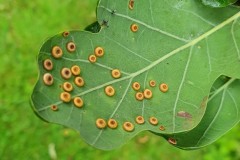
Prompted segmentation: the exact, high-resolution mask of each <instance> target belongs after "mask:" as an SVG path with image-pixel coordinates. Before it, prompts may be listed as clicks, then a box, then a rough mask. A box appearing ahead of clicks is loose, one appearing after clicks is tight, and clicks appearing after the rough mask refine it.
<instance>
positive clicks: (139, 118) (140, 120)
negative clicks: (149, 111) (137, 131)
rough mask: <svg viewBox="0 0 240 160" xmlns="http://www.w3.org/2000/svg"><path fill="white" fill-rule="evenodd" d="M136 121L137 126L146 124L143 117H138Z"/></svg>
mask: <svg viewBox="0 0 240 160" xmlns="http://www.w3.org/2000/svg"><path fill="white" fill-rule="evenodd" d="M135 121H136V123H137V124H144V123H145V120H144V118H143V116H137V117H136V119H135Z"/></svg>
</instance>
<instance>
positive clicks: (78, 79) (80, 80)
mask: <svg viewBox="0 0 240 160" xmlns="http://www.w3.org/2000/svg"><path fill="white" fill-rule="evenodd" d="M74 83H75V84H76V86H78V87H82V86H84V84H85V81H84V79H83V78H82V77H76V78H75V79H74Z"/></svg>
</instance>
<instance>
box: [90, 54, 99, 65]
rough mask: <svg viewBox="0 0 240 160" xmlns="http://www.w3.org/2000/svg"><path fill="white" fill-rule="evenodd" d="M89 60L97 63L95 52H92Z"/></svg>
mask: <svg viewBox="0 0 240 160" xmlns="http://www.w3.org/2000/svg"><path fill="white" fill-rule="evenodd" d="M88 60H89V62H90V63H95V62H96V61H97V57H96V56H95V55H93V54H91V55H90V56H89V57H88Z"/></svg>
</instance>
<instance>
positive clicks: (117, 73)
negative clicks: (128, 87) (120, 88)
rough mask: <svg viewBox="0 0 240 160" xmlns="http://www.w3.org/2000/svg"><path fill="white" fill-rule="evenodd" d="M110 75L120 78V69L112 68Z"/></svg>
mask: <svg viewBox="0 0 240 160" xmlns="http://www.w3.org/2000/svg"><path fill="white" fill-rule="evenodd" d="M112 77H113V78H116V79H117V78H120V77H121V72H120V70H118V69H114V70H112Z"/></svg>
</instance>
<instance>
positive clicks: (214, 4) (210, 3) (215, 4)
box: [202, 0, 238, 7]
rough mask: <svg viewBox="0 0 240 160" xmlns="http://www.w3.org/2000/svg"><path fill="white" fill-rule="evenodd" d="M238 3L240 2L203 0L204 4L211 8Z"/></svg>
mask: <svg viewBox="0 0 240 160" xmlns="http://www.w3.org/2000/svg"><path fill="white" fill-rule="evenodd" d="M237 1H238V0H202V2H203V4H205V5H207V6H211V7H226V6H228V5H231V4H233V3H235V2H237Z"/></svg>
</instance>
